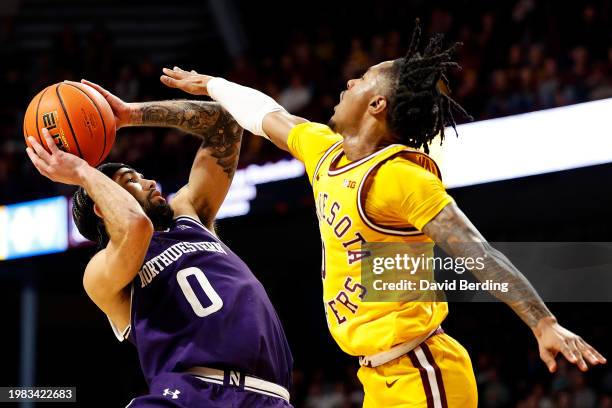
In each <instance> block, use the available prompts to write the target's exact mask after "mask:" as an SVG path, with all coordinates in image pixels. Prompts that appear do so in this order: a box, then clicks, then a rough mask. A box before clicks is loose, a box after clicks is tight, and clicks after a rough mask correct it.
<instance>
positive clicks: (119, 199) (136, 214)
mask: <svg viewBox="0 0 612 408" xmlns="http://www.w3.org/2000/svg"><path fill="white" fill-rule="evenodd" d="M42 134H43V137H44V139H45V143H46V144H47V146H48V147H49V152H47V151H46V150H45V148H44V147H43V146H42V145H41V144H39V143H38V142H37V141H36V139H34V138H33V137H29V138H28V141H29V143H30V145H31V146H32V147H31V148H30V147H28V149H27V153H28V156H29V157H30V160H32V163H33V164H34V166H35V167H36V169H37V170H38V171H39V172H40V173H41V174H42V175H43V176H45V177H47V178H49V179H51V180H53V181H56V182H59V183H65V184H72V185H78V186H81V187H83V188H84V189H85V190H86V191H87V193H88V194H89V195H90V196H91V198H92V199H93V201H94V202H95V206H96V211H97V212H99V213H100V216H102V218H103V219H104V224H105V226H106V229H107V232H108V235H109V237H110V240H109V243H108V245H107V247H106V248H104V249H103V250H101V251H100V252H98V253H97V254H96V255H95V256H94V257H93V258H92V259H91V261H90V262H89V264H88V265H87V268H86V270H85V275H84V277H83V284H84V286H85V290H86V291H87V293H88V295H89V296H90V297H91V299H92V300H93V301H94V303H96V304H97V305H98V307H100V309H102V311H104V312H105V313H106V314H107V315H108V316H109V317H110V318H111V320H113V322H115V324H116V325H118V326H120V327H125V326H127V325H128V324H129V316H130V315H129V292H128V291H127V290H126V287H127V286H128V285H129V284H130V283H131V282H132V280H133V279H134V277H135V276H136V274H137V273H138V270H139V268H140V266H141V264H142V261H143V259H144V257H145V255H146V251H147V248H148V246H149V242H150V240H151V237H152V235H153V224H152V223H151V220H149V218H148V217H147V216H146V214H145V213H144V211H143V210H142V207H141V206H140V204H139V203H138V202H137V201H136V199H135V198H134V197H132V196H131V195H130V194H129V193H128V192H127V191H126V190H124V189H123V188H122V187H121V186H120V185H119V184H117V183H115V182H114V181H113V180H111V179H110V178H108V177H106V176H105V175H104V174H102V173H101V172H100V171H98V170H96V169H94V168H93V167H91V166H90V165H89V164H87V162H85V161H84V160H83V159H81V158H79V157H77V156H75V155H72V154H69V153H66V152H63V151H61V150H59V149H58V148H57V146H56V145H55V143H54V142H53V139H52V138H51V135H50V134H49V132H48V131H47V129H45V128H43V129H42ZM126 305H127V307H126Z"/></svg>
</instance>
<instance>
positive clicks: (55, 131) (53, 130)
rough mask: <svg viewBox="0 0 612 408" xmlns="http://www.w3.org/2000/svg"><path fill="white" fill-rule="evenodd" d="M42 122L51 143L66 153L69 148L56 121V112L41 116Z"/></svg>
mask: <svg viewBox="0 0 612 408" xmlns="http://www.w3.org/2000/svg"><path fill="white" fill-rule="evenodd" d="M42 122H43V126H44V127H45V128H47V130H48V131H49V133H50V134H51V137H52V138H53V141H54V142H55V144H56V145H57V147H58V148H59V149H61V150H63V151H68V150H69V146H68V143H67V142H66V138H65V137H64V135H63V132H62V131H61V129H60V128H59V126H58V120H57V111H52V112H45V113H43V114H42Z"/></svg>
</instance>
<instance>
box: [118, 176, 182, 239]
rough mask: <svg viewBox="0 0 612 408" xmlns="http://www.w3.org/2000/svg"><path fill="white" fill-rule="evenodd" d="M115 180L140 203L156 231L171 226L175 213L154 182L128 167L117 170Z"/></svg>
mask: <svg viewBox="0 0 612 408" xmlns="http://www.w3.org/2000/svg"><path fill="white" fill-rule="evenodd" d="M113 180H114V181H115V182H116V183H117V184H119V185H120V186H121V187H123V188H124V189H126V190H127V192H128V193H130V194H131V195H132V196H133V197H134V198H135V199H136V201H138V203H139V204H140V205H141V206H142V209H143V210H144V212H145V214H147V215H148V216H149V218H150V219H151V221H152V222H153V225H154V226H155V228H156V229H165V228H167V227H168V226H169V225H170V223H171V222H172V218H173V216H174V212H173V210H172V207H170V205H169V204H168V203H167V202H166V199H165V198H164V197H162V195H161V192H160V191H159V190H158V189H157V183H155V181H154V180H148V179H146V178H144V176H143V175H142V174H140V173H137V172H136V171H134V170H132V169H130V168H127V167H124V168H122V169H119V170H117V172H116V173H115V174H114V176H113Z"/></svg>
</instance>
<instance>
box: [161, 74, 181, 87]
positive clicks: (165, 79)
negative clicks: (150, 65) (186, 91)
mask: <svg viewBox="0 0 612 408" xmlns="http://www.w3.org/2000/svg"><path fill="white" fill-rule="evenodd" d="M159 80H160V81H161V82H162V84H164V85H166V86H169V87H170V88H178V87H179V81H177V80H176V79H174V78H170V77H169V76H167V75H162V76H161V77H159Z"/></svg>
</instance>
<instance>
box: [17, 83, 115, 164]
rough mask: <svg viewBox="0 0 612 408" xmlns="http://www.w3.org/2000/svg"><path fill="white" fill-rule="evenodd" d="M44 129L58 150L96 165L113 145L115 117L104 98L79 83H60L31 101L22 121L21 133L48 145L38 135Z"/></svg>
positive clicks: (48, 88)
mask: <svg viewBox="0 0 612 408" xmlns="http://www.w3.org/2000/svg"><path fill="white" fill-rule="evenodd" d="M43 127H45V128H47V129H48V130H49V133H50V134H51V136H52V137H53V140H54V141H55V144H56V145H57V147H59V148H60V149H62V150H63V151H65V152H69V153H72V154H74V155H77V156H79V157H81V158H83V159H84V160H86V161H87V162H88V163H89V164H90V165H92V166H97V165H98V164H100V163H101V162H102V160H104V158H106V156H107V155H108V153H109V152H110V149H111V148H112V147H113V143H114V142H115V130H116V127H115V116H114V115H113V111H112V109H111V107H110V105H109V104H108V102H106V99H104V97H103V96H102V95H101V94H100V93H99V92H98V91H96V90H95V89H93V88H92V87H90V86H88V85H84V84H82V83H80V82H60V83H57V84H54V85H51V86H48V87H46V88H45V89H43V90H42V91H40V92H39V93H38V95H36V96H35V97H34V99H32V101H31V102H30V104H29V105H28V109H27V110H26V113H25V118H24V120H23V134H24V136H25V137H26V143H28V142H27V136H33V137H34V138H36V139H38V141H39V142H40V143H41V144H42V145H43V146H45V147H46V146H47V145H46V143H45V141H44V140H43V138H42V135H41V133H40V129H41V128H43Z"/></svg>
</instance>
